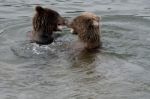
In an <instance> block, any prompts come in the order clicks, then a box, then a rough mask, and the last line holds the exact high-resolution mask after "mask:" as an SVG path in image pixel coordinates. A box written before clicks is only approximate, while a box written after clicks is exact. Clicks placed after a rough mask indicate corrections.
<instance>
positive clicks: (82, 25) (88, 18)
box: [69, 12, 101, 49]
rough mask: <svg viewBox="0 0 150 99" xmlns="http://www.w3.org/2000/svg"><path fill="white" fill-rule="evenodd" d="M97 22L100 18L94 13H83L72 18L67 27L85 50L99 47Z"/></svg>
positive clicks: (98, 25)
mask: <svg viewBox="0 0 150 99" xmlns="http://www.w3.org/2000/svg"><path fill="white" fill-rule="evenodd" d="M99 22H100V17H98V16H96V15H95V14H94V13H90V12H84V13H82V14H81V15H80V16H77V17H76V18H74V19H73V21H72V22H71V24H70V25H69V27H70V28H71V32H72V33H73V34H77V35H78V37H79V40H80V41H81V42H83V43H84V44H85V47H86V48H87V49H94V48H99V47H100V46H101V42H100V24H99Z"/></svg>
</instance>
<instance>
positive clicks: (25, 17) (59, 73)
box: [0, 0, 150, 99]
mask: <svg viewBox="0 0 150 99" xmlns="http://www.w3.org/2000/svg"><path fill="white" fill-rule="evenodd" d="M38 4H40V5H41V6H44V7H48V8H52V9H55V10H57V11H58V12H60V13H61V15H62V16H64V17H67V18H73V17H75V16H77V15H79V14H80V13H81V12H83V11H91V12H94V13H96V14H97V15H99V16H102V20H101V24H102V42H103V48H102V49H101V51H98V52H86V51H80V50H76V49H74V48H73V47H74V46H73V44H74V42H76V40H77V37H76V36H74V35H71V34H70V32H69V30H68V29H65V30H64V31H63V32H62V34H63V36H62V37H61V38H59V39H57V40H56V41H55V42H54V43H53V44H51V45H49V46H38V45H36V44H30V43H29V42H28V36H27V32H28V31H30V30H31V28H32V25H31V22H32V16H33V14H34V13H35V11H34V7H35V6H36V5H38ZM0 99H150V1H149V0H0Z"/></svg>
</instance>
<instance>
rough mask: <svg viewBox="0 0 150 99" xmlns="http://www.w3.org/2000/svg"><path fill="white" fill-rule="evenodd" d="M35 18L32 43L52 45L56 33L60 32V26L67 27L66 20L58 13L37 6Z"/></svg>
mask: <svg viewBox="0 0 150 99" xmlns="http://www.w3.org/2000/svg"><path fill="white" fill-rule="evenodd" d="M35 10H36V14H35V15H34V17H33V21H32V24H33V31H32V42H36V43H38V44H50V43H52V42H53V40H54V34H53V32H54V31H59V29H58V25H65V19H64V18H63V17H61V16H60V15H59V13H58V12H56V11H54V10H51V9H48V8H42V7H41V6H37V7H36V8H35Z"/></svg>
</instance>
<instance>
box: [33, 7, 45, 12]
mask: <svg viewBox="0 0 150 99" xmlns="http://www.w3.org/2000/svg"><path fill="white" fill-rule="evenodd" d="M35 10H36V12H37V13H41V12H43V11H44V8H42V7H41V6H36V7H35Z"/></svg>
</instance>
